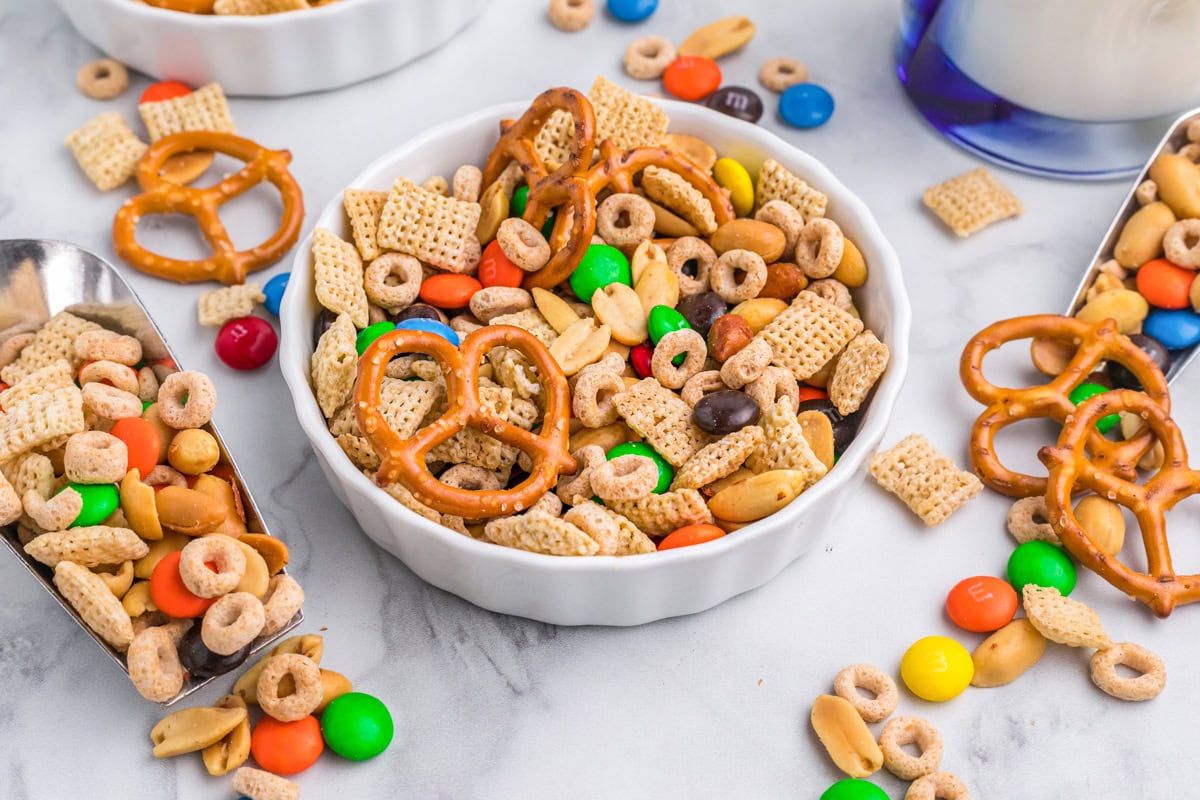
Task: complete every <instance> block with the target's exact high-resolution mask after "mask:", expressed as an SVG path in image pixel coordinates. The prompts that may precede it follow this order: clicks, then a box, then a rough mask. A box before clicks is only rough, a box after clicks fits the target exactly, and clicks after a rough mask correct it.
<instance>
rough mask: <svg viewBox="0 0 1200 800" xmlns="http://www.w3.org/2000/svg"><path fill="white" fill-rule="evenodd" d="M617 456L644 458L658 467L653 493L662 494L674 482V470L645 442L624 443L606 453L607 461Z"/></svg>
mask: <svg viewBox="0 0 1200 800" xmlns="http://www.w3.org/2000/svg"><path fill="white" fill-rule="evenodd" d="M618 456H645V457H646V458H648V459H650V460H651V461H653V462H654V463H655V464H657V465H658V483H657V484H655V486H654V493H655V494H662V493H664V492H666V491H667V490H668V489H670V488H671V481H673V480H675V468H674V467H672V466H671V465H670V464H669V463H668V462H667V460H666V459H665V458H663V457H662V456H660V455H659V454H658V451H656V450H655V449H654V448H653V447H651V446H650V445H648V444H646V443H645V442H625V444H619V445H617V446H616V447H614V448H613V449H612V450H609V451H608V454H607V458H608V460H609V461H612V460H613V459H614V458H617V457H618Z"/></svg>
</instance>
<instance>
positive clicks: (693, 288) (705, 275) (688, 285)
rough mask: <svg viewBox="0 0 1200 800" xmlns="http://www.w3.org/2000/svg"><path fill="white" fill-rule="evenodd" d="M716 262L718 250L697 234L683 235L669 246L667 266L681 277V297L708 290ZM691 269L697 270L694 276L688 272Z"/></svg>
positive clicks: (677, 276)
mask: <svg viewBox="0 0 1200 800" xmlns="http://www.w3.org/2000/svg"><path fill="white" fill-rule="evenodd" d="M693 262H695V263H694V265H693ZM716 263H717V252H716V251H715V250H713V249H712V247H710V246H709V244H708V243H707V242H705V241H704V240H703V239H698V238H696V237H695V236H683V237H681V238H679V239H676V240H675V241H674V242H673V243H672V244H671V246H670V247H668V248H667V266H669V267H670V268H671V271H672V272H674V273H675V277H676V278H678V279H679V295H680V296H681V297H687V296H688V295H692V294H700V293H701V292H707V291H708V279H709V273H710V272H711V271H712V268H713V265H714V264H716ZM689 269H693V270H694V271H695V272H694V276H693V275H692V274H689V273H688V270H689Z"/></svg>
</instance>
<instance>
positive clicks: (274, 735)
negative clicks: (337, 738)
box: [250, 715, 325, 775]
mask: <svg viewBox="0 0 1200 800" xmlns="http://www.w3.org/2000/svg"><path fill="white" fill-rule="evenodd" d="M324 750H325V739H324V738H323V737H322V736H321V724H320V723H319V722H317V718H316V717H314V716H312V715H309V716H307V717H305V718H304V719H299V720H296V721H295V722H280V721H279V720H277V719H275V718H274V717H263V718H262V719H261V720H259V722H258V724H257V725H255V726H254V730H253V731H251V733H250V754H251V755H252V756H254V760H255V761H257V762H258V765H259V766H260V767H262V768H263V769H265V770H267V771H268V772H274V773H275V774H276V775H295V774H296V773H297V772H303V771H304V770H306V769H308V768H309V767H311V766H312V765H313V764H315V763H316V761H317V759H318V758H320V757H321V753H322V752H323V751H324Z"/></svg>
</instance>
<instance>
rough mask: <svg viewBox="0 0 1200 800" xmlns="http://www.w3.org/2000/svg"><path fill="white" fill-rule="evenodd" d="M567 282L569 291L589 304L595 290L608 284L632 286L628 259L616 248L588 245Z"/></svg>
mask: <svg viewBox="0 0 1200 800" xmlns="http://www.w3.org/2000/svg"><path fill="white" fill-rule="evenodd" d="M568 280H569V282H570V284H571V291H572V292H574V293H575V296H576V297H578V298H579V299H580V300H582V301H583V302H585V303H589V302H591V300H592V295H594V294H595V293H596V290H597V289H603V288H604V287H605V286H608V285H609V284H610V283H623V284H625V285H626V286H632V285H633V276H632V274H631V273H630V271H629V259H627V258H625V254H624V253H622V252H621V251H620V250H618V249H617V248H615V247H611V246H609V245H606V244H593V245H588V249H587V252H586V253H584V254H583V258H582V259H581V260H580V261H579V266H577V267H576V268H575V271H574V272H572V273H571V277H570V278H569V279H568Z"/></svg>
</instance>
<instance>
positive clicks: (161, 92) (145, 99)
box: [138, 81, 192, 104]
mask: <svg viewBox="0 0 1200 800" xmlns="http://www.w3.org/2000/svg"><path fill="white" fill-rule="evenodd" d="M191 93H192V87H190V86H188V85H187V84H186V83H184V82H183V81H159V82H158V83H152V84H150V85H149V86H147V87H146V91H144V92H142V97H141V99H140V100H138V103H139V104H141V103H157V102H159V101H160V100H170V99H171V98H173V97H183V96H184V95H185V94H191Z"/></svg>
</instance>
